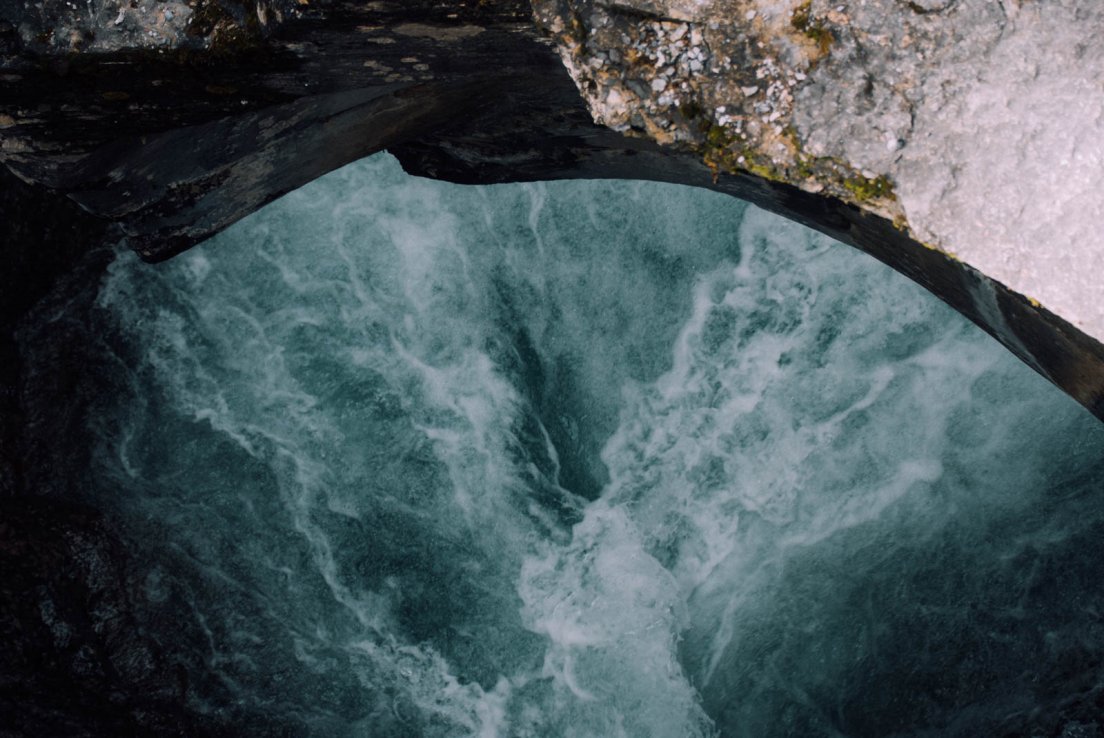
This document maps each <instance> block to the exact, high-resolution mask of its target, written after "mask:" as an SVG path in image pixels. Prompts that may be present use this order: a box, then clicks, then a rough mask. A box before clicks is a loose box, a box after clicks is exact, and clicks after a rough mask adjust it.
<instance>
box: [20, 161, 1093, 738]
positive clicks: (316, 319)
mask: <svg viewBox="0 0 1104 738" xmlns="http://www.w3.org/2000/svg"><path fill="white" fill-rule="evenodd" d="M86 315H87V317H85V318H82V319H81V322H80V326H79V332H80V333H81V335H83V336H84V337H85V339H84V340H85V341H86V342H87V343H88V344H89V345H90V346H91V347H92V348H91V349H89V352H88V356H87V357H86V370H85V371H84V372H83V373H82V375H81V377H80V379H79V381H78V386H77V388H76V391H77V393H78V394H79V395H81V396H83V397H85V398H88V402H89V403H90V408H91V410H90V412H89V413H88V414H87V421H86V422H83V424H78V425H80V428H78V429H73V428H72V427H69V426H64V427H63V424H61V423H60V421H59V428H57V429H55V430H49V429H47V431H42V432H43V433H44V434H45V433H47V432H49V433H55V431H56V436H57V437H60V438H66V437H67V438H69V439H70V441H69V442H70V443H71V444H72V445H73V448H74V449H76V448H77V447H78V446H80V445H82V444H83V445H84V446H87V447H90V448H91V452H90V454H89V455H88V456H89V457H90V458H89V460H88V461H87V464H85V466H87V467H88V468H82V469H81V471H80V473H79V477H80V483H79V485H76V486H77V487H79V490H77V491H74V492H72V493H73V494H80V495H83V496H85V497H86V498H87V499H90V500H92V501H94V503H95V504H96V505H97V506H99V507H101V508H103V509H106V510H109V511H110V512H111V514H112V515H113V516H115V517H116V518H117V519H119V520H122V521H125V522H126V524H127V526H128V527H129V530H130V531H131V534H132V535H133V536H134V538H135V539H136V540H138V541H140V545H141V557H142V559H141V560H142V561H143V562H144V564H143V565H144V566H145V567H146V569H145V570H143V572H142V576H143V577H144V580H143V581H144V584H143V593H144V601H142V602H140V603H137V604H136V607H137V608H138V609H139V610H140V613H139V615H140V617H141V619H142V622H143V623H144V624H145V625H144V627H145V628H148V629H149V630H150V631H151V632H155V633H159V634H161V635H160V636H159V637H160V638H161V639H162V641H163V642H164V643H165V644H166V647H167V648H171V649H175V651H174V653H177V654H178V656H177V657H176V658H177V659H178V660H179V662H180V663H181V664H183V665H185V667H186V668H187V669H188V670H189V671H190V675H189V679H190V682H189V683H190V685H191V686H190V689H189V692H188V693H189V695H190V697H189V699H190V700H191V701H192V702H193V704H191V705H190V706H189V707H190V708H192V709H195V710H199V711H207V712H220V713H222V714H233V715H237V716H238V720H239V722H240V724H241V725H242V732H243V733H246V734H248V733H249V732H250V724H251V723H250V720H251V716H256V715H264V716H265V717H266V719H267V720H269V721H275V724H277V725H281V726H283V728H284V729H285V730H286V731H287V732H288V733H290V734H310V735H317V736H341V735H356V736H466V735H475V736H519V737H520V736H534V737H536V736H580V737H581V736H595V737H601V738H606V737H612V736H627V737H629V738H637V737H646V736H656V737H659V738H666V737H671V738H682V737H689V736H706V735H715V734H721V735H725V736H776V735H777V736H781V735H792V736H842V735H847V736H850V735H855V736H859V735H862V736H884V735H893V734H899V735H970V736H977V735H997V734H999V733H998V732H997V731H998V730H1003V729H1008V730H1011V729H1014V728H1015V726H1019V725H1025V724H1027V723H1028V722H1030V720H1034V719H1041V718H1039V715H1045V714H1047V713H1046V711H1048V710H1051V712H1052V714H1057V712H1056V711H1057V706H1059V705H1062V704H1066V703H1068V702H1069V701H1070V700H1071V699H1075V698H1076V699H1082V701H1085V700H1087V699H1089V697H1085V695H1089V696H1091V695H1094V694H1099V692H1100V690H1101V687H1100V686H1099V683H1100V679H1099V678H1098V677H1099V670H1100V661H1101V658H1102V655H1101V654H1102V651H1104V588H1102V587H1101V586H1100V583H1101V574H1102V566H1101V563H1100V560H1101V557H1100V555H1099V544H1100V541H1101V536H1102V534H1104V497H1102V496H1101V491H1102V490H1101V482H1102V481H1104V466H1102V464H1101V461H1102V459H1104V454H1102V452H1104V432H1102V429H1101V427H1100V425H1099V423H1098V422H1097V421H1095V420H1094V419H1092V418H1091V417H1090V416H1089V415H1088V414H1087V413H1085V412H1084V411H1083V410H1082V409H1081V408H1079V407H1077V406H1076V405H1075V404H1074V403H1073V402H1072V401H1071V400H1069V399H1068V398H1066V397H1065V396H1064V395H1062V394H1061V393H1060V392H1058V391H1057V390H1055V389H1054V388H1052V387H1051V386H1049V385H1048V384H1047V383H1046V382H1044V381H1043V380H1042V379H1040V378H1039V377H1038V376H1036V375H1034V374H1033V373H1032V372H1030V371H1029V370H1028V369H1026V368H1025V367H1023V366H1022V365H1020V364H1019V363H1018V362H1017V361H1016V360H1014V359H1013V358H1012V357H1011V356H1010V355H1008V354H1007V353H1006V352H1005V351H1004V350H1003V349H1002V348H1000V347H999V346H998V345H996V344H995V343H994V342H992V341H991V340H990V339H988V338H987V337H985V336H984V335H983V334H982V333H981V332H980V331H979V330H977V329H976V328H974V327H973V326H972V325H970V324H968V323H967V322H966V321H965V320H964V319H962V318H961V317H959V316H958V315H957V314H955V313H953V312H952V311H950V310H949V309H948V308H946V307H945V306H943V305H942V304H940V303H938V302H936V301H935V300H934V299H933V298H931V297H930V296H929V295H927V294H926V293H924V292H923V291H922V290H921V289H920V288H918V287H916V286H915V285H913V284H912V283H910V282H908V281H907V280H905V279H904V278H902V277H900V276H898V275H896V274H894V273H893V272H891V271H890V270H889V269H888V268H886V267H884V266H882V265H880V264H878V263H876V262H874V261H873V260H871V259H869V258H867V257H865V256H863V255H861V254H859V253H857V252H855V251H853V250H851V249H849V248H848V247H845V246H842V245H840V244H837V243H834V242H832V241H831V240H829V239H827V238H825V237H823V236H820V235H817V234H814V233H812V232H810V231H808V230H805V229H803V228H801V227H799V226H797V225H794V224H792V223H788V222H785V221H782V220H780V219H779V218H777V217H773V216H770V215H768V214H766V213H763V212H761V211H758V210H756V209H754V208H751V207H748V206H744V205H742V204H740V203H738V202H737V201H735V200H732V199H729V198H725V197H722V196H718V195H713V194H710V193H705V192H702V191H694V190H690V189H687V188H679V187H674V186H663V185H656V184H643V183H631V182H573V183H557V184H539V185H516V186H500V187H472V188H463V187H457V186H451V185H446V184H441V183H435V182H430V181H424V180H418V179H414V178H410V177H407V176H406V175H404V174H403V173H402V172H401V170H400V169H399V167H398V165H397V164H396V162H395V161H394V160H393V159H391V158H389V157H386V156H379V157H375V158H373V159H370V160H367V161H364V162H360V163H358V164H355V165H352V166H349V167H347V168H345V169H343V170H341V171H339V172H336V173H334V174H331V175H329V176H327V177H325V178H323V179H321V180H319V181H317V182H315V183H313V184H311V185H309V186H307V187H304V188H303V189H301V190H299V191H297V192H295V193H292V194H291V195H288V196H287V197H285V198H283V199H282V200H280V201H278V202H276V203H274V204H273V205H270V206H269V207H267V208H265V209H264V210H263V211H261V212H260V213H257V214H255V215H253V216H251V217H249V218H248V219H246V220H245V221H243V222H241V223H239V224H238V225H236V226H234V227H233V228H231V229H230V230H228V231H227V232H226V233H224V234H222V235H220V236H218V237H216V238H214V239H212V240H211V241H210V242H209V243H207V244H205V245H204V246H202V247H199V248H196V249H194V250H192V251H190V252H188V253H186V254H184V255H183V256H181V257H178V258H177V259H175V260H173V261H172V262H170V263H168V264H165V265H161V266H158V267H150V266H146V265H142V264H140V263H139V262H138V261H137V260H136V259H135V258H134V257H133V256H132V255H130V254H129V253H122V252H121V253H120V254H119V256H118V257H117V258H116V259H115V261H114V262H113V264H112V265H111V267H110V269H109V271H108V273H107V276H106V278H105V279H104V281H103V283H102V285H101V287H100V288H99V293H98V295H97V296H96V297H95V303H94V308H92V309H90V310H88V311H87V314H86ZM66 319H67V318H66V315H65V313H64V312H61V311H57V310H55V311H53V312H47V313H46V314H44V315H41V316H39V319H38V322H37V323H35V324H33V325H30V326H28V327H27V328H26V329H25V330H24V332H23V342H24V345H25V346H26V347H28V348H27V350H28V352H29V354H30V357H31V358H30V359H29V362H30V365H31V372H32V374H33V373H35V372H37V373H39V374H48V373H49V371H50V366H49V364H50V362H51V361H52V356H53V354H51V351H48V350H46V349H44V348H42V347H43V346H46V345H48V343H49V340H48V338H47V336H49V335H51V331H54V330H55V329H56V328H57V325H58V324H59V322H64V321H65V320H66ZM73 320H75V319H73ZM36 347H37V348H36ZM36 352H37V353H36ZM36 357H37V358H36ZM36 362H37V363H36ZM70 425H72V424H70ZM74 453H75V454H77V456H80V454H79V453H77V452H76V451H74ZM81 458H84V457H81ZM81 463H84V462H81ZM63 466H64V465H63ZM64 469H65V470H66V471H65V473H66V474H68V475H70V476H72V475H73V471H72V464H70V465H69V466H65V467H64ZM58 473H59V474H60V473H61V472H58ZM58 483H59V484H60V482H58ZM70 486H73V485H72V484H70ZM1040 711H1041V712H1040ZM1033 715H1034V717H1032V716H1033ZM1086 720H1087V718H1086ZM1009 726H1012V727H1011V728H1010V727H1009ZM1070 726H1073V727H1072V728H1070ZM1092 727H1093V726H1092V724H1090V723H1089V722H1085V721H1082V722H1077V721H1073V722H1067V723H1066V724H1065V727H1064V728H1063V725H1061V724H1059V725H1057V727H1056V728H1055V729H1056V730H1063V729H1064V730H1066V731H1067V733H1068V731H1069V730H1071V729H1073V730H1081V729H1082V728H1084V729H1085V730H1088V729H1090V728H1092ZM1055 734H1056V735H1057V733H1055ZM1063 735H1065V733H1063ZM1069 735H1071V736H1072V735H1081V733H1069ZM1085 735H1096V734H1094V733H1085Z"/></svg>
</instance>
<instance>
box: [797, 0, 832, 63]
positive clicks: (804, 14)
mask: <svg viewBox="0 0 1104 738" xmlns="http://www.w3.org/2000/svg"><path fill="white" fill-rule="evenodd" d="M811 7H812V0H805V2H803V3H801V5H799V6H797V7H796V8H794V11H793V16H792V17H791V18H790V25H792V26H793V27H794V30H795V31H797V32H798V33H801V34H803V35H804V36H806V37H808V38H810V39H812V40H813V42H814V43H816V45H817V48H818V49H819V50H820V53H821V54H827V53H828V52H829V51H830V50H831V49H832V44H834V43H835V42H836V37H835V36H833V35H832V32H831V31H830V30H829V29H828V27H827V26H825V25H824V21H823V20H822V19H820V18H814V17H813V15H812V9H811Z"/></svg>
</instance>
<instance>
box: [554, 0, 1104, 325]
mask: <svg viewBox="0 0 1104 738" xmlns="http://www.w3.org/2000/svg"><path fill="white" fill-rule="evenodd" d="M534 7H535V11H536V16H537V19H538V22H539V23H540V24H541V25H542V27H543V28H545V29H546V31H547V32H548V33H549V34H550V35H551V36H552V37H553V38H555V39H556V41H557V45H558V48H559V50H560V54H561V57H562V58H563V59H564V62H565V64H566V65H567V67H568V69H569V71H570V72H571V75H572V77H573V79H574V80H575V81H576V84H577V85H578V87H579V89H580V91H581V92H582V93H583V95H584V97H585V98H586V100H587V104H588V107H589V108H590V110H591V112H592V114H593V116H594V118H595V119H596V120H597V121H599V122H602V123H605V124H606V125H609V126H611V127H613V128H615V129H617V130H621V131H625V132H630V133H632V132H635V133H637V134H639V135H642V136H646V137H649V138H652V139H654V140H656V141H659V142H660V143H664V144H668V145H673V146H677V147H684V148H688V149H691V150H694V151H697V152H699V153H700V154H701V155H703V156H704V158H705V160H706V162H707V163H709V164H710V165H711V167H713V168H714V169H715V170H716V171H719V172H730V171H736V170H747V171H752V172H754V173H756V174H760V175H762V176H767V177H770V178H773V179H778V180H782V181H786V182H790V183H792V184H796V185H798V186H799V187H801V188H803V189H805V190H807V191H810V192H826V194H830V195H835V196H837V197H841V198H843V199H844V200H847V201H850V202H853V203H855V204H857V205H860V206H861V207H863V208H865V209H867V210H870V211H873V212H875V213H878V214H880V215H883V216H885V217H888V218H891V219H893V220H894V221H895V222H896V223H897V224H898V225H899V227H901V228H903V229H907V230H908V232H909V233H910V234H911V235H912V236H913V237H914V238H916V239H918V240H920V241H922V242H924V243H926V244H929V245H931V246H933V247H935V248H938V249H940V250H942V251H945V252H947V253H949V254H952V255H954V256H956V258H960V259H962V260H963V261H965V262H967V263H968V264H970V265H971V266H973V267H975V268H977V269H979V270H980V271H982V272H984V273H985V274H987V275H989V276H990V277H992V278H994V279H996V280H998V281H1000V282H1002V283H1004V284H1006V285H1007V286H1009V287H1010V288H1012V289H1014V290H1016V291H1018V292H1020V293H1022V294H1024V295H1027V296H1028V297H1030V298H1032V299H1034V300H1037V301H1039V302H1040V303H1042V304H1043V305H1044V306H1045V307H1047V308H1049V309H1050V310H1052V311H1054V312H1056V313H1058V314H1059V315H1061V316H1063V317H1064V318H1066V319H1067V320H1069V321H1070V322H1071V323H1073V324H1074V325H1075V326H1077V327H1078V328H1080V329H1081V330H1083V331H1085V332H1086V333H1088V334H1089V335H1092V336H1094V337H1096V338H1098V339H1099V338H1102V337H1104V300H1102V299H1100V298H1101V290H1100V288H1099V287H1098V284H1099V280H1098V279H1097V276H1096V275H1097V274H1099V273H1100V272H1101V270H1102V268H1104V250H1101V249H1099V248H1097V245H1096V238H1095V231H1096V230H1097V227H1098V226H1097V224H1099V223H1100V222H1101V220H1102V219H1104V195H1102V193H1104V44H1101V43H1099V39H1100V38H1101V37H1102V35H1104V6H1102V5H1100V4H1099V3H1095V2H1092V1H1091V0H1046V1H1044V0H923V1H919V2H916V1H913V2H907V1H905V0H832V1H829V0H534Z"/></svg>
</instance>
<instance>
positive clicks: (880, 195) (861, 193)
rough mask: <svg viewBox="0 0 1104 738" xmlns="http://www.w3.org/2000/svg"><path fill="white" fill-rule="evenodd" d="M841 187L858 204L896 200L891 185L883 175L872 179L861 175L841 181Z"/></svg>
mask: <svg viewBox="0 0 1104 738" xmlns="http://www.w3.org/2000/svg"><path fill="white" fill-rule="evenodd" d="M843 186H844V187H845V188H846V189H847V191H848V192H850V193H851V194H852V195H854V196H855V199H856V200H857V201H858V202H867V201H869V200H887V199H888V200H895V199H897V196H896V195H895V194H894V193H893V183H892V182H890V181H889V178H888V177H886V176H885V175H884V174H883V175H881V176H879V177H875V178H874V179H869V178H867V177H863V176H862V175H859V176H856V177H849V178H847V179H845V180H843Z"/></svg>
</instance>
